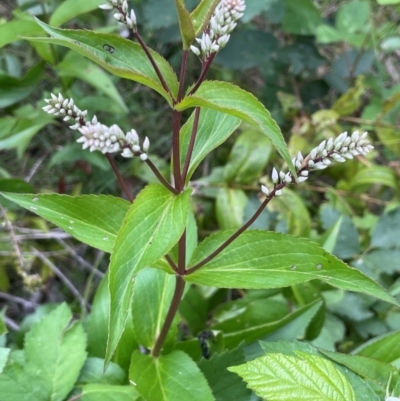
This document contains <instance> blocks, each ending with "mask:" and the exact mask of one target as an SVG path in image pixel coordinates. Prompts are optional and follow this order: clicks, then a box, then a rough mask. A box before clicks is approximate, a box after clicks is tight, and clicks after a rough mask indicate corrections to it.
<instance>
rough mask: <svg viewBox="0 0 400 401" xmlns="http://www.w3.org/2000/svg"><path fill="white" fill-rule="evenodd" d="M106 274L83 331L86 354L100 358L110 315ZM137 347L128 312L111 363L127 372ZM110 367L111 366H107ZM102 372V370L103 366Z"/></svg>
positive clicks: (104, 349) (105, 344)
mask: <svg viewBox="0 0 400 401" xmlns="http://www.w3.org/2000/svg"><path fill="white" fill-rule="evenodd" d="M108 276H109V274H108V273H107V274H106V275H105V276H104V278H103V280H102V282H101V283H100V285H99V287H98V289H97V291H96V295H95V297H94V301H93V305H92V310H91V312H90V315H89V316H88V318H87V320H86V321H85V329H86V332H87V335H88V347H87V349H88V352H89V355H90V356H95V357H98V358H102V360H103V359H104V358H105V356H106V348H107V338H108V320H109V315H110V293H109V291H108ZM138 346H139V344H138V342H137V341H136V338H135V333H134V331H133V323H132V315H131V311H130V310H129V313H128V319H127V324H126V326H125V329H124V332H123V333H122V337H121V340H120V342H119V344H118V347H117V349H116V351H115V354H114V357H113V361H114V362H115V363H117V364H118V365H119V366H121V367H122V368H123V369H125V370H127V369H128V368H129V364H130V361H131V354H132V352H133V350H135V349H137V347H138ZM109 366H111V365H109ZM102 370H104V365H103V368H102Z"/></svg>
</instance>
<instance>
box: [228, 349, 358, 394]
mask: <svg viewBox="0 0 400 401" xmlns="http://www.w3.org/2000/svg"><path fill="white" fill-rule="evenodd" d="M296 354H297V357H296V356H290V355H283V354H268V355H266V356H263V357H260V358H257V359H255V360H253V361H251V362H247V363H246V364H244V365H239V366H235V367H232V368H229V370H230V371H231V372H235V373H237V374H238V375H239V376H241V377H242V378H243V379H244V381H246V382H247V383H248V386H249V387H250V388H251V389H252V390H254V391H255V393H256V394H257V395H259V396H260V397H263V398H267V399H268V400H269V401H280V400H282V401H284V400H296V401H302V400H304V401H312V400H324V401H356V396H355V394H354V391H353V389H352V388H351V386H350V384H349V382H348V381H347V379H346V377H345V376H344V375H343V374H342V373H341V372H339V370H338V369H336V368H335V366H334V365H333V363H332V362H330V361H327V360H326V359H324V358H321V357H319V356H316V355H309V354H306V353H303V352H299V351H297V352H296Z"/></svg>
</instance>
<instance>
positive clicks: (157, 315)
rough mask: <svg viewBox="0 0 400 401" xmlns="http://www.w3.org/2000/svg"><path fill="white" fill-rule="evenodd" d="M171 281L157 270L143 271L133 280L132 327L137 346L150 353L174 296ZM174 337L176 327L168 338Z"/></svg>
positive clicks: (148, 269)
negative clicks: (147, 349)
mask: <svg viewBox="0 0 400 401" xmlns="http://www.w3.org/2000/svg"><path fill="white" fill-rule="evenodd" d="M174 288H175V277H174V276H173V275H171V274H167V273H165V272H164V271H162V270H159V269H151V268H145V269H143V270H141V271H140V272H139V274H138V275H137V276H136V279H135V284H134V288H133V289H134V294H133V300H132V317H133V327H134V330H135V333H136V339H137V341H138V342H139V344H141V345H143V346H145V347H147V348H150V349H152V348H153V347H154V343H155V341H156V339H157V337H158V335H159V334H160V331H161V327H162V325H163V323H164V320H165V316H166V314H167V312H168V308H169V305H170V303H171V299H172V296H173V293H174ZM174 333H175V335H176V326H175V325H173V327H171V330H170V333H169V334H170V336H171V335H172V336H174Z"/></svg>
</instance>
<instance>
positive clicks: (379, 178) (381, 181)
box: [350, 166, 399, 192]
mask: <svg viewBox="0 0 400 401" xmlns="http://www.w3.org/2000/svg"><path fill="white" fill-rule="evenodd" d="M371 185H383V186H388V187H390V188H393V189H396V190H397V189H398V187H399V184H398V180H397V178H396V175H395V173H394V171H393V170H392V169H390V168H389V167H386V166H369V167H368V168H363V169H361V170H359V171H357V173H356V174H355V175H354V177H353V178H352V179H351V181H350V189H351V190H354V191H357V192H364V191H365V189H366V188H368V187H369V186H371Z"/></svg>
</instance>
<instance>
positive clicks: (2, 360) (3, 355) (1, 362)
mask: <svg viewBox="0 0 400 401" xmlns="http://www.w3.org/2000/svg"><path fill="white" fill-rule="evenodd" d="M0 322H1V323H0V326H1V325H4V326H3V327H2V330H5V331H2V332H1V334H4V333H7V329H6V326H5V324H4V323H3V320H2V319H0ZM10 351H11V350H10V348H0V374H1V373H2V372H3V369H4V366H6V363H7V360H8V356H9V355H10Z"/></svg>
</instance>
